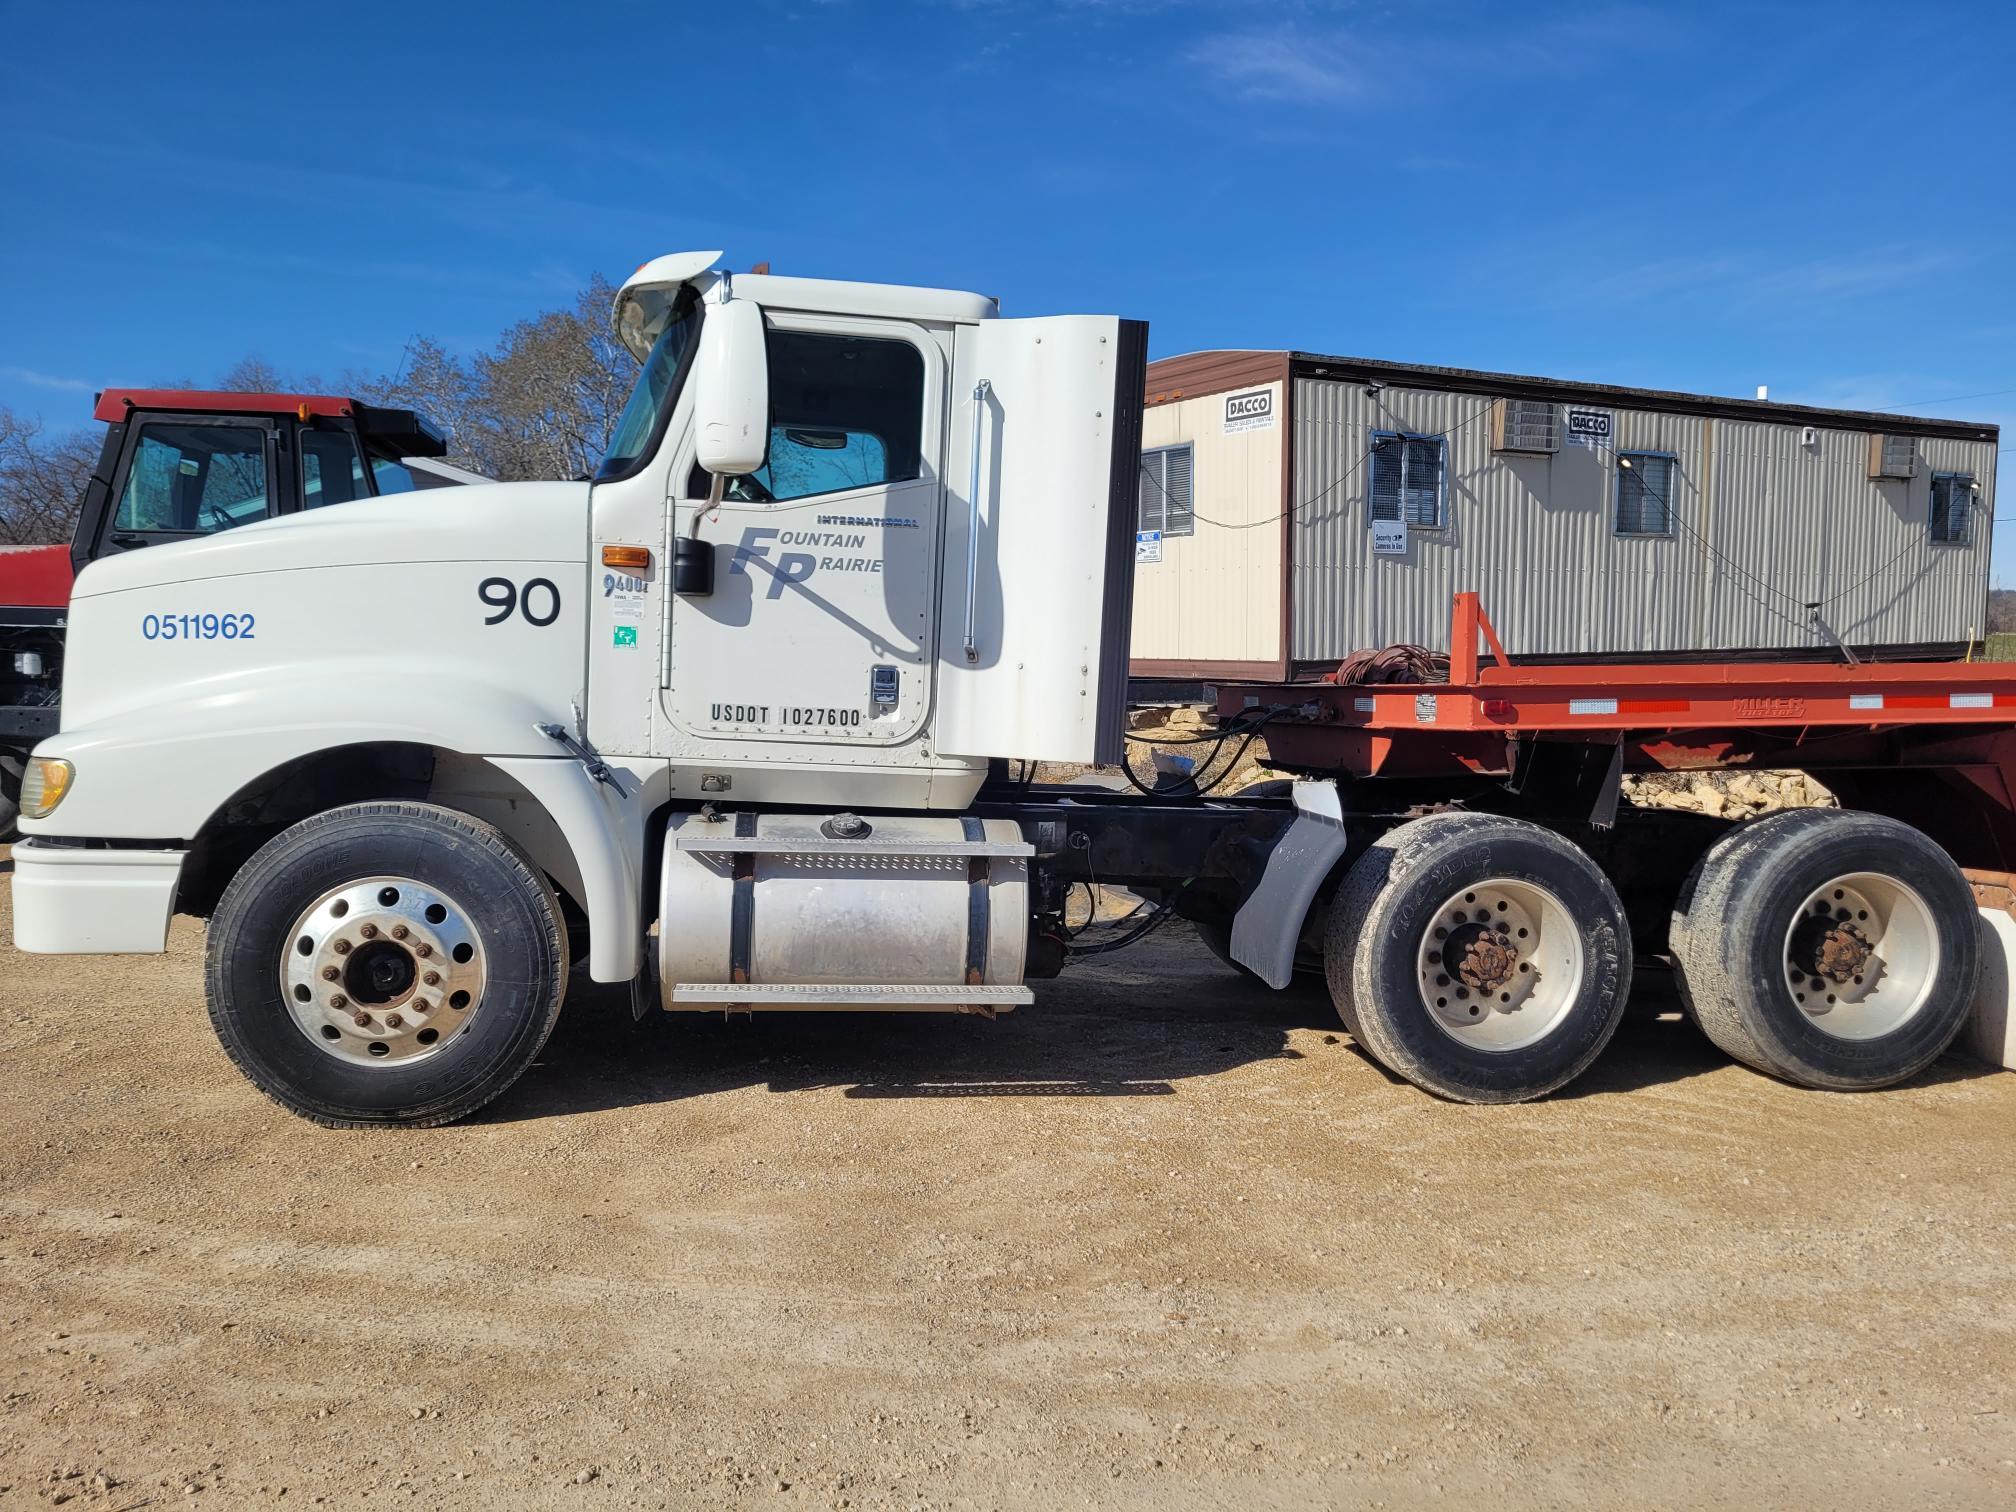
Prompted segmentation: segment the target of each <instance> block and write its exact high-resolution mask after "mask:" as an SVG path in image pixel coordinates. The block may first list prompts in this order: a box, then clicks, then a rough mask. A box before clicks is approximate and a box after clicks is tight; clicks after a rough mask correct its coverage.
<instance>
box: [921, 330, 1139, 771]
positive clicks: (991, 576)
mask: <svg viewBox="0 0 2016 1512" xmlns="http://www.w3.org/2000/svg"><path fill="white" fill-rule="evenodd" d="M1147 346H1148V327H1147V326H1146V324H1144V323H1143V322H1141V321H1135V320H1115V319H1113V318H1111V317H1109V316H1103V315H1056V316H1047V317H1043V318H1039V319H1032V320H986V321H982V322H980V324H979V325H977V326H970V327H967V328H964V329H962V330H961V331H960V333H959V346H958V353H957V364H956V367H955V371H954V376H953V383H952V424H951V432H952V436H953V438H954V439H953V443H952V456H951V459H950V462H949V464H948V465H947V468H946V473H947V477H948V479H949V482H950V487H951V490H952V498H951V500H950V502H949V504H948V506H947V509H946V527H945V557H944V566H943V572H944V578H945V607H944V611H943V615H942V620H941V626H942V628H941V629H940V632H939V645H938V722H937V731H936V733H937V738H938V749H939V750H941V751H943V752H945V753H946V754H948V755H955V756H1015V757H1027V758H1033V759H1038V760H1045V761H1083V762H1099V763H1107V762H1114V761H1118V760H1119V759H1120V751H1121V746H1120V739H1121V720H1122V717H1123V715H1124V713H1125V710H1126V698H1127V637H1128V630H1129V621H1130V620H1131V618H1132V617H1133V596H1134V524H1135V514H1136V510H1137V493H1138V488H1139V484H1138V481H1137V480H1138V479H1139V477H1140V473H1141V404H1142V389H1143V386H1144V384H1145V383H1146V373H1147V362H1146V358H1147ZM976 440H977V444H978V448H979V450H978V455H977V459H976V456H975V452H974V450H973V448H974V446H975V444H976ZM976 460H977V463H978V466H977V468H976V466H975V465H974V464H975V462H976ZM976 483H977V485H978V486H977V487H976V486H975V484H976ZM969 584H970V585H971V592H970V593H969V592H968V585H969Z"/></svg>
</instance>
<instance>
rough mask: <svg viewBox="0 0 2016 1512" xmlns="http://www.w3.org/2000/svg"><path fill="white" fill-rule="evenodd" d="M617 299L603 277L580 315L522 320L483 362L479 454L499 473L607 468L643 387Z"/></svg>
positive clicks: (555, 313)
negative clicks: (613, 318)
mask: <svg viewBox="0 0 2016 1512" xmlns="http://www.w3.org/2000/svg"><path fill="white" fill-rule="evenodd" d="M615 297H616V290H615V288H614V287H613V286H612V285H611V284H610V283H609V282H608V280H606V279H603V278H597V279H596V280H595V281H594V282H593V283H591V284H590V285H589V286H588V287H587V288H586V289H584V290H583V291H582V293H581V296H580V298H579V299H577V300H576V301H575V302H574V307H573V308H572V309H567V310H549V311H547V312H546V313H545V314H543V315H539V316H535V317H534V318H533V319H531V320H525V321H520V322H519V323H518V324H517V325H515V326H513V327H512V328H511V329H510V330H508V331H506V332H505V333H504V336H503V339H502V340H500V341H499V342H498V344H497V349H496V350H495V351H494V352H490V353H487V354H485V355H482V356H479V357H478V358H476V360H475V362H474V363H473V364H472V374H471V376H472V377H473V379H474V394H473V396H472V398H473V405H472V408H473V410H474V414H475V419H476V424H477V426H478V428H479V430H480V438H473V437H472V438H471V440H472V446H471V449H472V450H473V451H474V452H475V453H476V455H477V456H478V458H479V459H480V460H481V461H482V462H483V463H484V464H485V466H484V470H485V471H487V472H489V473H490V475H491V476H493V477H497V478H574V477H580V476H583V475H584V474H587V473H590V472H593V471H594V470H595V468H596V466H597V465H598V464H599V463H600V462H601V460H602V457H603V454H604V453H606V452H607V451H608V449H609V442H610V440H611V438H612V437H613V436H614V435H615V431H616V422H617V420H618V418H620V417H621V415H622V413H623V405H624V403H625V402H626V401H627V400H628V399H629V397H630V390H631V388H632V387H633V386H634V385H635V383H636V381H637V360H636V359H635V358H634V357H632V356H631V355H630V353H629V351H628V349H626V348H625V347H624V346H623V344H622V343H621V342H619V341H617V340H616V338H615V335H614V333H613V332H612V331H611V329H610V325H609V307H610V304H611V302H612V301H613V300H614V299H615Z"/></svg>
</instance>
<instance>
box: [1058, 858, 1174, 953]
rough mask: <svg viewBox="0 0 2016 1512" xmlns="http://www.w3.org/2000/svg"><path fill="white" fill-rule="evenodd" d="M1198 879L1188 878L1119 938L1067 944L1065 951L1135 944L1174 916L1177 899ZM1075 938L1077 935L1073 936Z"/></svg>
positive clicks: (1105, 950) (1104, 949) (1104, 950)
mask: <svg viewBox="0 0 2016 1512" xmlns="http://www.w3.org/2000/svg"><path fill="white" fill-rule="evenodd" d="M1196 880H1197V879H1196V878H1195V877H1189V878H1186V879H1185V880H1184V882H1183V885H1182V886H1181V887H1178V888H1177V889H1176V890H1175V891H1174V892H1172V893H1171V894H1169V896H1168V898H1167V899H1166V900H1165V901H1164V902H1163V904H1162V906H1161V907H1160V908H1158V909H1156V910H1155V912H1154V913H1152V914H1150V915H1149V916H1148V917H1147V918H1146V919H1144V920H1142V921H1141V923H1139V924H1137V925H1135V926H1134V928H1132V929H1131V930H1129V931H1128V932H1127V933H1126V934H1124V935H1122V936H1121V937H1120V938H1119V939H1117V940H1101V941H1100V942H1099V943H1098V944H1096V945H1076V946H1074V945H1070V944H1066V945H1065V947H1064V953H1065V954H1066V955H1105V954H1107V953H1108V952H1109V951H1115V950H1124V949H1125V948H1126V947H1127V946H1129V945H1132V944H1134V943H1135V942H1136V941H1137V940H1142V939H1145V938H1146V937H1147V936H1149V935H1151V934H1153V933H1154V932H1155V931H1156V930H1158V929H1160V928H1161V927H1162V926H1163V925H1164V924H1166V923H1168V922H1169V920H1170V918H1171V917H1172V916H1174V914H1175V912H1176V900H1177V899H1178V898H1180V897H1182V896H1183V894H1184V892H1185V891H1186V890H1187V889H1188V888H1189V886H1190V884H1191V883H1193V882H1195V881H1196ZM1129 917H1132V915H1129ZM1081 932H1082V931H1081ZM1073 938H1074V939H1075V938H1076V936H1073Z"/></svg>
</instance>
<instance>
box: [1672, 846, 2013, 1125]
mask: <svg viewBox="0 0 2016 1512" xmlns="http://www.w3.org/2000/svg"><path fill="white" fill-rule="evenodd" d="M1979 927H1980V926H1979V922H1978V916H1977V914H1976V910H1975V906H1974V896H1973V893H1972V891H1971V889H1969V887H1968V886H1967V879H1966V878H1965V877H1963V876H1962V875H1961V874H1960V869H1959V868H1958V867H1957V866H1955V865H1954V864H1953V860H1952V858H1951V857H1950V856H1948V855H1947V854H1946V852H1945V851H1943V850H1941V849H1940V848H1939V846H1938V845H1937V844H1936V843H1934V842H1933V841H1932V840H1931V839H1930V838H1929V837H1928V836H1926V835H1925V834H1923V833H1921V832H1920V831H1918V830H1915V829H1913V828H1912V827H1911V826H1910V825H1908V824H1900V823H1898V822H1897V821H1896V820H1894V819H1886V818H1884V817H1882V816H1881V815H1877V814H1865V813H1857V812H1854V811H1843V810H1838V809H1796V810H1793V811H1791V812H1788V813H1782V814H1773V815H1771V816H1770V817H1769V818H1766V819H1759V820H1757V821H1755V822H1754V823H1751V824H1746V825H1744V826H1743V827H1742V828H1740V829H1737V830H1733V831H1731V832H1730V833H1729V834H1728V835H1725V836H1724V837H1723V838H1722V839H1721V840H1718V841H1717V842H1716V843H1715V844H1714V845H1713V846H1711V847H1710V848H1709V850H1708V852H1707V853H1706V854H1705V855H1704V856H1703V857H1702V858H1701V860H1700V862H1699V863H1698V864H1697V865H1696V866H1695V868H1694V873H1693V875H1692V876H1691V877H1690V878H1689V879H1688V881H1687V885H1686V886H1685V887H1684V888H1683V889H1682V890H1681V895H1680V900H1679V903H1678V904H1677V905H1676V907H1675V908H1674V912H1673V924H1672V930H1671V935H1670V938H1671V942H1672V943H1671V948H1672V952H1673V965H1674V968H1675V975H1676V976H1677V977H1678V979H1679V985H1680V992H1681V996H1682V998H1683V999H1684V1000H1685V1002H1686V1004H1687V1008H1688V1011H1689V1013H1690V1014H1691V1015H1692V1016H1693V1018H1694V1021H1695V1022H1696V1023H1698V1024H1699V1025H1700V1026H1701V1029H1702V1031H1703V1032H1704V1033H1705V1034H1706V1035H1707V1036H1708V1038H1709V1039H1711V1040H1712V1041H1714V1042H1715V1044H1716V1045H1717V1046H1719V1047H1720V1048H1721V1049H1722V1050H1723V1051H1725V1052H1726V1053H1727V1054H1728V1055H1730V1056H1731V1057H1733V1058H1734V1059H1736V1060H1739V1061H1741V1062H1743V1063H1744V1064H1745V1065H1747V1066H1750V1067H1751V1068H1752V1069H1754V1070H1758V1071H1762V1072H1764V1073H1765V1074H1766V1075H1769V1076H1776V1077H1778V1078H1780V1079H1781V1080H1784V1081H1789V1082H1792V1083H1793V1084H1795V1085H1797V1086H1801V1087H1814V1088H1821V1089H1825V1090H1829V1091H1841V1092H1852V1091H1861V1090H1865V1089H1869V1088H1874V1087H1887V1086H1890V1085H1891V1084H1892V1083H1895V1082H1900V1081H1903V1080H1905V1079H1906V1078H1908V1077H1911V1076H1915V1075H1917V1074H1918V1073H1919V1072H1920V1071H1922V1070H1924V1069H1925V1068H1926V1067H1927V1066H1929V1065H1930V1064H1931V1063H1932V1062H1933V1061H1934V1060H1936V1059H1938V1057H1939V1056H1940V1054H1941V1053H1942V1052H1944V1050H1945V1049H1946V1047H1947V1046H1948V1045H1949V1044H1951V1043H1952V1041H1953V1037H1954V1036H1955V1035H1956V1034H1958V1033H1959V1032H1960V1029H1961V1026H1962V1025H1963V1024H1964V1023H1965V1022H1966V1018H1967V1013H1968V1010H1969V1008H1970V1007H1971V1006H1972V1004H1973V1001H1974V989H1975V986H1976V983H1977V982H1978V980H1979V977H1980V972H1981V945H1980V934H1979Z"/></svg>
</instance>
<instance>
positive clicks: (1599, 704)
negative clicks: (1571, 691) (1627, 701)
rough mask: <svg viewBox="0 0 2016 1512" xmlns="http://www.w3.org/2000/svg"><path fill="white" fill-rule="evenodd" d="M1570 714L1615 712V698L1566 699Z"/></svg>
mask: <svg viewBox="0 0 2016 1512" xmlns="http://www.w3.org/2000/svg"><path fill="white" fill-rule="evenodd" d="M1568 712H1569V713H1570V714H1615V713H1616V712H1617V700H1616V699H1614V698H1571V699H1569V700H1568Z"/></svg>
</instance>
